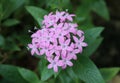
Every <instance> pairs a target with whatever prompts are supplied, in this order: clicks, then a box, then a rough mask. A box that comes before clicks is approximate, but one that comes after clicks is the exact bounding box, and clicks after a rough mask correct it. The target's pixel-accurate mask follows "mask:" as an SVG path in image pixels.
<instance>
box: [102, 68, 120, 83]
mask: <svg viewBox="0 0 120 83" xmlns="http://www.w3.org/2000/svg"><path fill="white" fill-rule="evenodd" d="M119 71H120V68H101V69H100V72H101V74H102V76H103V78H104V80H105V81H106V82H108V81H110V80H112V79H113V77H115V76H116V74H118V72H119Z"/></svg>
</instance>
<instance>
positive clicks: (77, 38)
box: [28, 11, 87, 72]
mask: <svg viewBox="0 0 120 83" xmlns="http://www.w3.org/2000/svg"><path fill="white" fill-rule="evenodd" d="M74 16H75V15H74V14H69V13H68V12H65V11H62V12H59V11H56V12H55V13H50V14H48V15H45V16H44V20H43V22H42V24H43V26H42V29H39V30H37V31H36V32H35V33H33V34H32V35H31V37H32V43H31V44H28V47H29V48H30V49H31V54H32V55H33V54H37V55H40V56H41V55H45V56H46V59H47V60H48V61H49V63H50V64H49V65H48V69H51V68H53V70H54V71H55V72H58V67H61V68H62V69H65V68H66V67H67V66H73V63H72V62H71V60H73V59H74V60H76V59H77V54H78V53H82V51H83V47H86V46H87V43H85V42H84V32H83V31H81V30H78V29H77V26H78V25H77V24H76V23H73V17H74Z"/></svg>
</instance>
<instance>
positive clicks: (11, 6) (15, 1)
mask: <svg viewBox="0 0 120 83" xmlns="http://www.w3.org/2000/svg"><path fill="white" fill-rule="evenodd" d="M24 3H25V0H2V4H3V5H2V6H3V18H2V19H6V18H7V17H9V16H10V15H11V14H12V13H13V12H14V11H15V10H17V9H18V8H20V7H21V6H22V5H23V4H24Z"/></svg>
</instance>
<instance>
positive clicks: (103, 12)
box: [92, 0, 110, 20]
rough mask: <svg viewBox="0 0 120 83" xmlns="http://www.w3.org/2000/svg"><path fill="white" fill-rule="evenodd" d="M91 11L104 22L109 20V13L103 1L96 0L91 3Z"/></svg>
mask: <svg viewBox="0 0 120 83" xmlns="http://www.w3.org/2000/svg"><path fill="white" fill-rule="evenodd" d="M92 10H93V11H95V12H96V13H97V14H98V15H100V16H101V17H103V18H104V19H106V20H109V18H110V17H109V12H108V9H107V6H106V3H105V1H104V0H96V1H95V2H94V3H92Z"/></svg>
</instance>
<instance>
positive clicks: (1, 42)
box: [0, 35, 5, 46]
mask: <svg viewBox="0 0 120 83" xmlns="http://www.w3.org/2000/svg"><path fill="white" fill-rule="evenodd" d="M4 43H5V39H4V37H3V36H2V35H0V46H3V45H4Z"/></svg>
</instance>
